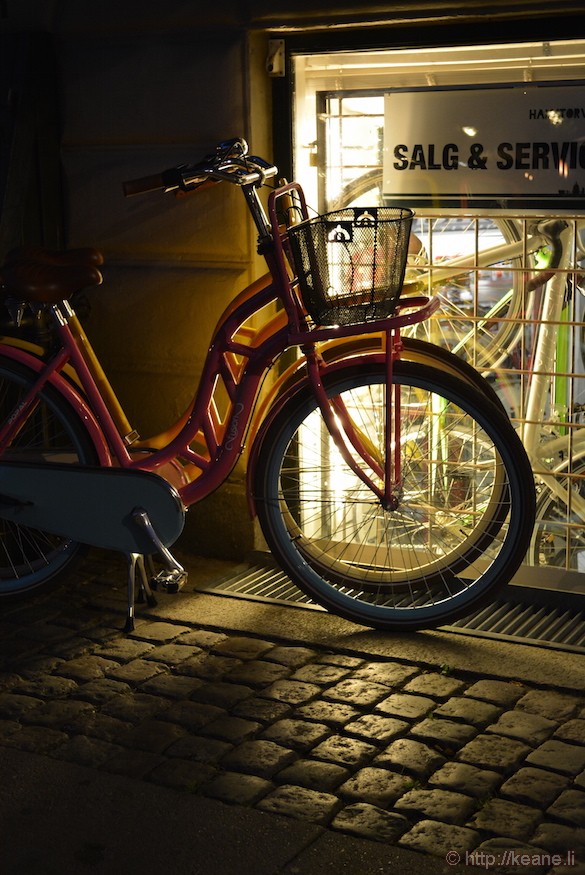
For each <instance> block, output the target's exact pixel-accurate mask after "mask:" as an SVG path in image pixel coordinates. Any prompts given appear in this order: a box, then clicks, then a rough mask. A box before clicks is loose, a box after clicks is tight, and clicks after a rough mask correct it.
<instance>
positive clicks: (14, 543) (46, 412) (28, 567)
mask: <svg viewBox="0 0 585 875" xmlns="http://www.w3.org/2000/svg"><path fill="white" fill-rule="evenodd" d="M34 379H35V377H34V374H33V373H32V372H31V371H30V370H29V369H27V368H25V367H23V366H22V365H20V364H18V363H17V362H13V361H11V360H10V359H5V358H3V359H0V421H1V422H6V421H7V420H8V419H9V418H10V417H11V416H18V415H20V416H22V422H21V424H20V428H19V430H18V432H17V434H16V435H15V437H14V438H13V440H12V442H11V443H10V445H9V446H8V447H6V449H5V450H4V452H3V453H2V454H1V455H0V462H1V461H4V462H28V463H30V464H43V465H44V464H51V463H61V464H63V463H73V464H80V465H91V464H96V463H97V454H96V451H95V448H94V446H93V443H92V442H91V440H90V438H89V436H88V433H87V431H86V429H85V426H84V425H83V422H82V421H81V419H80V418H79V417H78V416H77V414H76V413H75V411H74V410H73V409H72V407H71V406H70V404H69V403H68V402H67V401H66V399H64V398H63V397H62V396H61V395H60V394H59V393H58V392H57V391H56V390H55V389H54V388H53V387H51V386H46V387H45V388H44V389H43V390H42V391H41V392H40V393H39V395H38V397H37V403H36V405H34V407H33V408H32V409H31V410H30V411H29V413H28V415H26V416H23V415H22V414H19V413H18V411H19V409H20V405H21V402H22V399H23V398H24V397H25V396H26V394H27V392H28V391H29V389H30V387H31V385H32V383H33V381H34ZM86 549H87V548H86V547H85V546H84V545H81V544H79V543H77V542H75V541H71V540H69V539H67V538H62V537H59V536H57V535H52V534H49V533H48V532H44V531H40V530H38V529H32V528H29V527H28V526H23V525H19V524H18V523H15V522H12V521H9V520H3V519H0V601H2V600H8V599H12V598H18V597H23V596H28V595H31V594H36V593H38V592H39V591H40V590H44V589H46V588H48V587H49V586H50V585H53V584H56V583H58V582H59V581H60V580H61V579H62V578H63V577H64V576H65V574H66V573H68V572H70V571H71V570H72V568H73V567H74V564H75V563H76V562H77V561H78V560H79V559H80V558H81V556H82V555H83V554H84V553H85V551H86Z"/></svg>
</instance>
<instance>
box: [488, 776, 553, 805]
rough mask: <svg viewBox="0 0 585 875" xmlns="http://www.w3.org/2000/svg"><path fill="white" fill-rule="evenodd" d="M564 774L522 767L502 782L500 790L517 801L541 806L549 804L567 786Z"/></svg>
mask: <svg viewBox="0 0 585 875" xmlns="http://www.w3.org/2000/svg"><path fill="white" fill-rule="evenodd" d="M567 780H568V779H567V778H566V777H565V776H563V775H558V774H555V773H554V772H547V771H545V770H544V769H534V768H530V767H526V768H524V769H520V770H519V771H518V772H516V773H515V774H514V775H512V777H511V778H508V780H507V781H506V782H505V783H504V784H502V786H501V788H500V792H501V794H502V795H503V796H506V797H509V798H510V799H513V800H514V801H515V802H525V803H526V804H528V805H534V806H535V807H539V806H541V805H549V804H550V803H551V802H552V801H553V800H554V799H556V797H557V796H558V795H559V793H560V792H561V790H563V789H564V788H565V787H566V786H567Z"/></svg>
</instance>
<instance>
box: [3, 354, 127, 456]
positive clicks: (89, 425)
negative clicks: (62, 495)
mask: <svg viewBox="0 0 585 875" xmlns="http://www.w3.org/2000/svg"><path fill="white" fill-rule="evenodd" d="M12 339H13V338H10V340H11V341H12ZM4 340H6V338H4ZM30 346H33V347H34V344H27V348H24V346H21V345H18V346H17V345H13V344H12V343H5V342H4V341H3V342H2V343H0V356H3V357H4V358H7V359H12V360H13V361H16V362H18V363H19V364H21V365H24V366H25V367H26V368H28V369H29V370H31V371H33V372H34V373H36V374H39V373H40V372H41V371H42V370H43V368H44V367H45V363H44V362H43V361H42V360H41V359H40V358H39V357H38V356H37V355H35V354H33V353H32V352H31V351H30V350H29V348H28V347H30ZM47 383H48V385H50V386H52V387H53V388H54V389H55V391H57V392H59V394H60V395H63V397H64V398H65V399H66V401H67V402H68V403H69V404H70V406H71V407H72V408H73V409H74V410H75V411H76V412H77V413H78V414H79V416H80V418H81V419H82V420H83V423H84V425H85V427H86V429H87V431H88V433H89V436H90V437H91V440H92V443H93V445H94V447H95V450H96V453H97V454H98V459H99V461H100V464H101V465H107V466H109V465H111V464H112V457H111V454H110V450H109V447H108V444H107V442H106V439H105V437H104V435H103V432H102V430H101V428H100V426H99V424H98V421H97V419H96V418H95V416H94V414H93V413H92V411H91V409H90V407H89V406H88V404H87V402H86V401H85V400H84V398H83V397H82V396H81V395H80V394H79V392H78V391H77V389H76V387H75V386H74V385H72V383H71V382H70V381H69V380H68V379H66V378H65V377H63V376H61V374H52V375H51V376H50V377H49V379H48V380H47Z"/></svg>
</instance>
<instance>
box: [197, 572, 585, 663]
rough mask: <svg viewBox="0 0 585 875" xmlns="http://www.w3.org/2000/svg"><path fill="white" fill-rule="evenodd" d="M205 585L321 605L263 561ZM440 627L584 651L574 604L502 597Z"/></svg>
mask: <svg viewBox="0 0 585 875" xmlns="http://www.w3.org/2000/svg"><path fill="white" fill-rule="evenodd" d="M203 591H204V592H212V593H218V592H220V593H224V594H225V595H230V596H236V597H239V598H246V599H259V600H262V601H269V602H272V603H276V604H281V605H287V604H288V605H294V606H296V607H301V608H304V609H308V610H316V611H321V610H323V608H321V607H319V606H318V605H315V604H314V603H313V602H311V600H310V599H309V598H308V597H307V596H306V595H305V594H304V593H302V592H301V591H300V590H299V589H298V588H297V587H296V586H295V585H294V584H293V583H292V582H291V581H290V580H289V579H288V577H287V576H286V574H284V573H283V572H282V571H280V570H279V569H277V568H273V567H270V566H267V565H263V564H257V565H249V566H246V567H245V568H242V569H240V570H238V571H237V572H235V573H234V574H233V575H230V576H229V577H226V578H223V579H221V580H218V581H216V582H214V583H213V584H212V585H211V586H210V587H207V588H206V589H205V590H203ZM442 628H443V629H444V630H445V631H448V632H457V633H461V634H467V635H474V636H476V637H485V638H493V639H498V640H505V641H510V642H517V643H522V644H533V645H538V646H540V647H548V648H552V649H556V650H569V651H572V652H577V653H581V652H583V653H585V613H584V612H583V611H580V610H578V609H573V608H572V609H566V608H563V607H554V606H550V605H532V604H521V603H516V602H514V601H512V600H501V601H495V602H494V603H493V604H490V605H488V606H487V607H485V608H482V609H481V610H480V611H477V612H476V613H474V614H471V615H470V616H469V617H466V618H465V619H463V620H459V621H458V622H456V623H454V624H453V625H451V626H444V627H442Z"/></svg>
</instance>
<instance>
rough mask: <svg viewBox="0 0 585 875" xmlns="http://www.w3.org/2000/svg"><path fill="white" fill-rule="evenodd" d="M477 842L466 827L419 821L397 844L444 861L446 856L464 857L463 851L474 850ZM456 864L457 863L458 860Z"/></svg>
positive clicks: (434, 821)
mask: <svg viewBox="0 0 585 875" xmlns="http://www.w3.org/2000/svg"><path fill="white" fill-rule="evenodd" d="M478 841H479V834H478V833H477V832H476V831H475V830H472V829H468V828H467V827H463V826H456V825H454V824H449V823H441V822H440V821H438V820H421V821H419V823H417V824H416V826H414V827H413V828H412V829H411V830H410V832H407V833H406V835H403V836H402V838H401V839H400V842H399V844H401V845H403V846H404V847H406V848H410V849H411V850H413V851H423V852H424V853H425V854H432V855H433V856H434V857H441V858H442V859H443V860H445V859H446V857H447V854H459V855H460V856H464V854H465V851H470V850H471V849H472V848H474V847H475V846H476V844H477V843H478ZM451 859H454V858H453V857H452V858H451ZM456 862H457V863H458V862H459V859H458V858H457V860H456Z"/></svg>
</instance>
